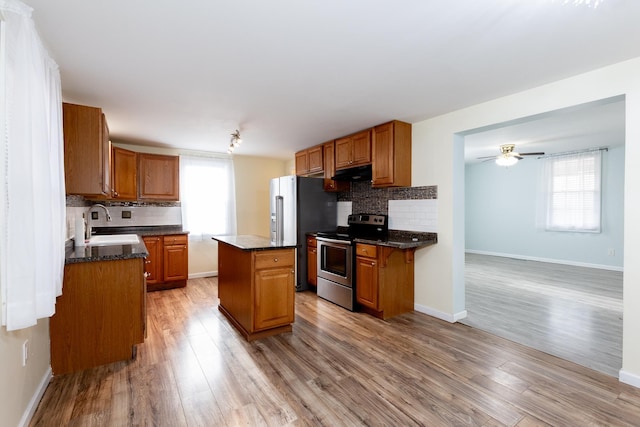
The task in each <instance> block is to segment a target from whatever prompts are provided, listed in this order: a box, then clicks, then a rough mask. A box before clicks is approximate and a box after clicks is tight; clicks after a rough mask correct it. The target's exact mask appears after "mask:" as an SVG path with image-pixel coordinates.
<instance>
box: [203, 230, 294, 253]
mask: <svg viewBox="0 0 640 427" xmlns="http://www.w3.org/2000/svg"><path fill="white" fill-rule="evenodd" d="M212 239H213V240H216V241H218V242H223V243H226V244H228V245H231V246H234V247H236V248H238V249H242V250H243V251H267V250H272V249H290V248H295V247H296V245H295V244H291V243H289V242H284V243H283V244H282V245H276V244H273V243H271V240H270V239H269V238H268V237H262V236H254V235H251V234H241V235H229V236H213V237H212Z"/></svg>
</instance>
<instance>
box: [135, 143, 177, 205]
mask: <svg viewBox="0 0 640 427" xmlns="http://www.w3.org/2000/svg"><path fill="white" fill-rule="evenodd" d="M179 161H180V160H179V157H178V156H161V155H158V154H147V153H139V154H138V175H139V182H138V189H139V198H140V199H150V200H174V201H177V200H180V163H179Z"/></svg>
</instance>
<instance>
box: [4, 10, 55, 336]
mask: <svg viewBox="0 0 640 427" xmlns="http://www.w3.org/2000/svg"><path fill="white" fill-rule="evenodd" d="M31 11H32V9H31V8H30V7H28V6H26V5H25V4H24V3H21V2H19V1H17V0H0V12H1V16H2V22H1V24H0V25H2V36H1V37H2V40H1V47H0V51H1V52H0V80H1V85H0V86H1V87H2V89H1V90H2V92H3V93H2V95H4V96H3V97H2V110H1V113H2V114H1V115H0V126H1V130H2V134H1V137H0V138H1V141H2V142H1V143H2V146H1V152H0V155H1V156H2V159H0V163H2V166H0V167H1V168H2V170H1V171H0V172H1V175H0V176H1V180H2V181H1V187H2V188H1V189H0V195H1V197H0V224H1V236H0V238H1V244H0V288H1V289H2V308H3V309H2V323H3V324H5V325H6V327H7V330H15V329H21V328H26V327H29V326H33V325H35V324H36V322H37V319H40V318H45V317H50V316H52V315H53V314H54V312H55V301H56V296H58V295H60V294H61V292H62V276H63V270H64V244H65V196H64V193H65V190H64V165H63V138H62V96H61V87H60V73H59V70H58V66H57V65H56V63H55V62H54V61H53V60H52V59H51V58H50V57H49V55H48V53H47V52H46V50H45V49H44V47H43V45H42V43H41V40H40V38H39V36H38V33H37V31H36V29H35V26H34V23H33V20H32V19H31Z"/></svg>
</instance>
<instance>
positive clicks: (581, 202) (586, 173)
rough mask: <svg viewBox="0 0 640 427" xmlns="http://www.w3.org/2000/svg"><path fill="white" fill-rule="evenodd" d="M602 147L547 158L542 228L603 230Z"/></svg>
mask: <svg viewBox="0 0 640 427" xmlns="http://www.w3.org/2000/svg"><path fill="white" fill-rule="evenodd" d="M601 168H602V152H601V151H600V150H595V151H588V152H582V153H576V154H567V155H560V156H552V157H548V158H546V159H544V164H543V168H542V174H541V178H540V188H541V191H540V192H539V195H540V199H539V201H538V218H537V224H538V227H539V228H541V229H544V230H547V231H573V232H586V233H599V232H600V223H601V221H600V204H601V201H600V199H601Z"/></svg>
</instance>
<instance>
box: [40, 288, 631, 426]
mask: <svg viewBox="0 0 640 427" xmlns="http://www.w3.org/2000/svg"><path fill="white" fill-rule="evenodd" d="M602 292H609V291H608V290H606V289H604V290H602ZM217 304H218V298H217V280H216V279H215V278H207V279H196V280H189V283H188V285H187V287H186V288H180V289H173V290H168V291H161V292H154V293H151V294H149V299H148V325H147V326H148V335H147V339H146V341H145V343H144V344H142V345H140V346H138V352H137V358H136V360H132V361H128V362H119V363H116V364H112V365H107V366H101V367H98V368H93V369H89V370H86V371H83V372H78V373H74V374H69V375H64V376H58V377H55V378H53V380H52V381H51V383H50V385H49V387H48V388H47V390H46V392H45V394H44V397H43V399H42V401H41V403H40V405H39V407H38V409H37V411H36V413H35V415H34V417H33V420H32V422H31V425H32V426H50V425H56V426H58V425H83V426H84V425H101V426H130V425H131V426H133V425H154V426H237V425H251V426H262V425H264V426H378V425H393V426H400V425H402V426H410V425H422V426H486V427H492V426H519V427H530V426H548V425H552V426H565V425H612V426H630V425H636V426H637V425H640V390H638V389H635V388H633V387H630V386H627V385H625V384H621V383H619V382H618V381H617V380H616V379H615V378H612V377H611V376H608V375H605V374H603V373H600V372H597V371H594V370H591V369H588V368H585V367H584V366H580V365H578V364H575V363H573V362H569V361H567V360H563V359H560V358H558V357H555V356H552V355H549V354H546V353H543V352H540V351H537V350H534V349H532V348H529V347H526V346H524V345H521V344H518V343H515V342H512V341H509V340H506V339H504V338H500V337H497V336H495V335H491V334H489V333H487V332H484V331H481V330H478V329H475V328H472V327H469V326H467V325H462V324H449V323H447V322H443V321H441V320H438V319H435V318H432V317H429V316H427V315H424V314H421V313H417V312H411V313H407V314H404V315H402V316H398V317H396V318H392V319H389V320H388V321H382V320H380V319H376V318H373V317H371V316H368V315H366V314H362V313H354V312H350V311H347V310H344V309H343V308H341V307H338V306H336V305H334V304H331V303H330V302H327V301H325V300H323V299H320V298H318V297H317V296H316V295H315V294H314V293H312V292H302V293H297V294H296V321H295V323H294V327H293V331H292V332H291V333H285V334H281V335H278V336H273V337H268V338H264V339H261V340H256V341H253V342H247V341H246V340H245V339H244V338H243V337H242V335H241V334H239V333H238V331H237V330H236V329H235V328H233V326H231V325H230V324H229V322H228V321H227V320H226V318H224V316H222V315H221V313H220V312H219V311H218V309H217Z"/></svg>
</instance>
